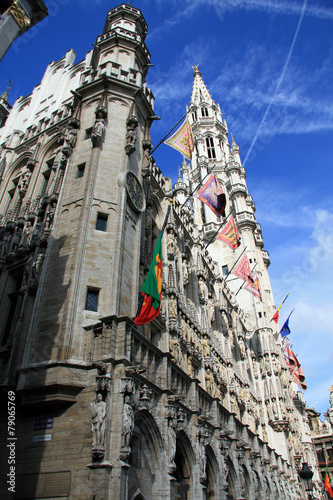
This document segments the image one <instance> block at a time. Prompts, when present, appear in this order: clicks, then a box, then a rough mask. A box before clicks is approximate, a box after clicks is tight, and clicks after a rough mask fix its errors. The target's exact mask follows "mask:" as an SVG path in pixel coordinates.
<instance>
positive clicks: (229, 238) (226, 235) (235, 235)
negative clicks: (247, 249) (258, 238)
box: [217, 215, 240, 250]
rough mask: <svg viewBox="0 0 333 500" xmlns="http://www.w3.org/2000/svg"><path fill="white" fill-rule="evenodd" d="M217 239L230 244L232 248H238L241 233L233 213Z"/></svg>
mask: <svg viewBox="0 0 333 500" xmlns="http://www.w3.org/2000/svg"><path fill="white" fill-rule="evenodd" d="M217 239H218V240H221V241H223V242H224V243H226V244H227V245H229V247H230V248H232V250H236V248H238V247H239V245H240V235H239V232H238V229H237V227H236V224H235V221H234V218H233V216H232V215H231V217H230V219H229V221H228V223H227V224H226V225H225V226H224V228H223V229H222V231H221V232H220V234H219V235H218V236H217Z"/></svg>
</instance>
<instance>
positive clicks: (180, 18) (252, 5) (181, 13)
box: [145, 0, 333, 37]
mask: <svg viewBox="0 0 333 500" xmlns="http://www.w3.org/2000/svg"><path fill="white" fill-rule="evenodd" d="M145 3H146V4H147V5H151V3H152V2H151V0H146V2H145ZM153 3H155V2H153ZM165 3H167V4H168V7H169V6H170V12H174V14H173V15H172V16H170V17H168V18H167V19H166V20H165V21H164V23H163V24H162V25H160V26H159V27H158V28H155V29H154V30H153V31H152V32H151V34H150V36H151V37H155V36H161V35H162V34H163V32H165V31H167V30H168V29H169V28H170V26H174V25H176V24H178V23H180V22H184V19H186V18H188V17H190V16H191V15H194V14H195V13H196V11H197V10H199V9H201V8H203V7H207V6H210V7H212V8H213V9H214V10H215V11H216V13H217V15H218V16H219V18H220V20H222V19H223V17H224V14H225V13H226V12H229V11H233V10H239V9H240V10H245V11H259V12H267V13H268V14H278V15H294V16H301V14H302V10H303V8H304V15H305V16H309V17H314V18H318V19H328V20H330V19H333V10H332V9H330V8H326V7H323V6H321V5H318V4H316V3H312V4H311V5H310V4H309V2H307V0H302V1H299V2H295V1H294V2H289V1H285V0H223V1H222V0H183V1H178V0H173V1H170V0H167V2H165ZM158 4H159V5H160V6H161V3H160V0H159V1H158ZM171 6H172V7H171Z"/></svg>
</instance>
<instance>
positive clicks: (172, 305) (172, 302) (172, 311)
mask: <svg viewBox="0 0 333 500" xmlns="http://www.w3.org/2000/svg"><path fill="white" fill-rule="evenodd" d="M168 305H169V319H174V318H177V302H176V299H175V296H174V295H171V297H170V298H169V304H168Z"/></svg>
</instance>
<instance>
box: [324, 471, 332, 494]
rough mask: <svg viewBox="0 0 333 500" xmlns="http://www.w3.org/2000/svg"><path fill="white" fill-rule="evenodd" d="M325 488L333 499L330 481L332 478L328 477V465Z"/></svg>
mask: <svg viewBox="0 0 333 500" xmlns="http://www.w3.org/2000/svg"><path fill="white" fill-rule="evenodd" d="M324 488H325V490H326V491H327V493H329V495H330V497H331V498H333V489H332V486H331V481H330V478H329V475H328V469H327V465H326V474H325V480H324Z"/></svg>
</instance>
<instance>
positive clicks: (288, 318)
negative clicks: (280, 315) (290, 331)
mask: <svg viewBox="0 0 333 500" xmlns="http://www.w3.org/2000/svg"><path fill="white" fill-rule="evenodd" d="M294 311H295V308H294V309H293V310H292V311H291V313H290V314H289V316H288V318H287V319H286V321H288V319H289V318H290V316H291V315H292V313H293V312H294ZM286 321H285V322H286ZM285 322H284V323H285ZM284 323H283V324H284ZM282 328H283V327H282Z"/></svg>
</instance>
